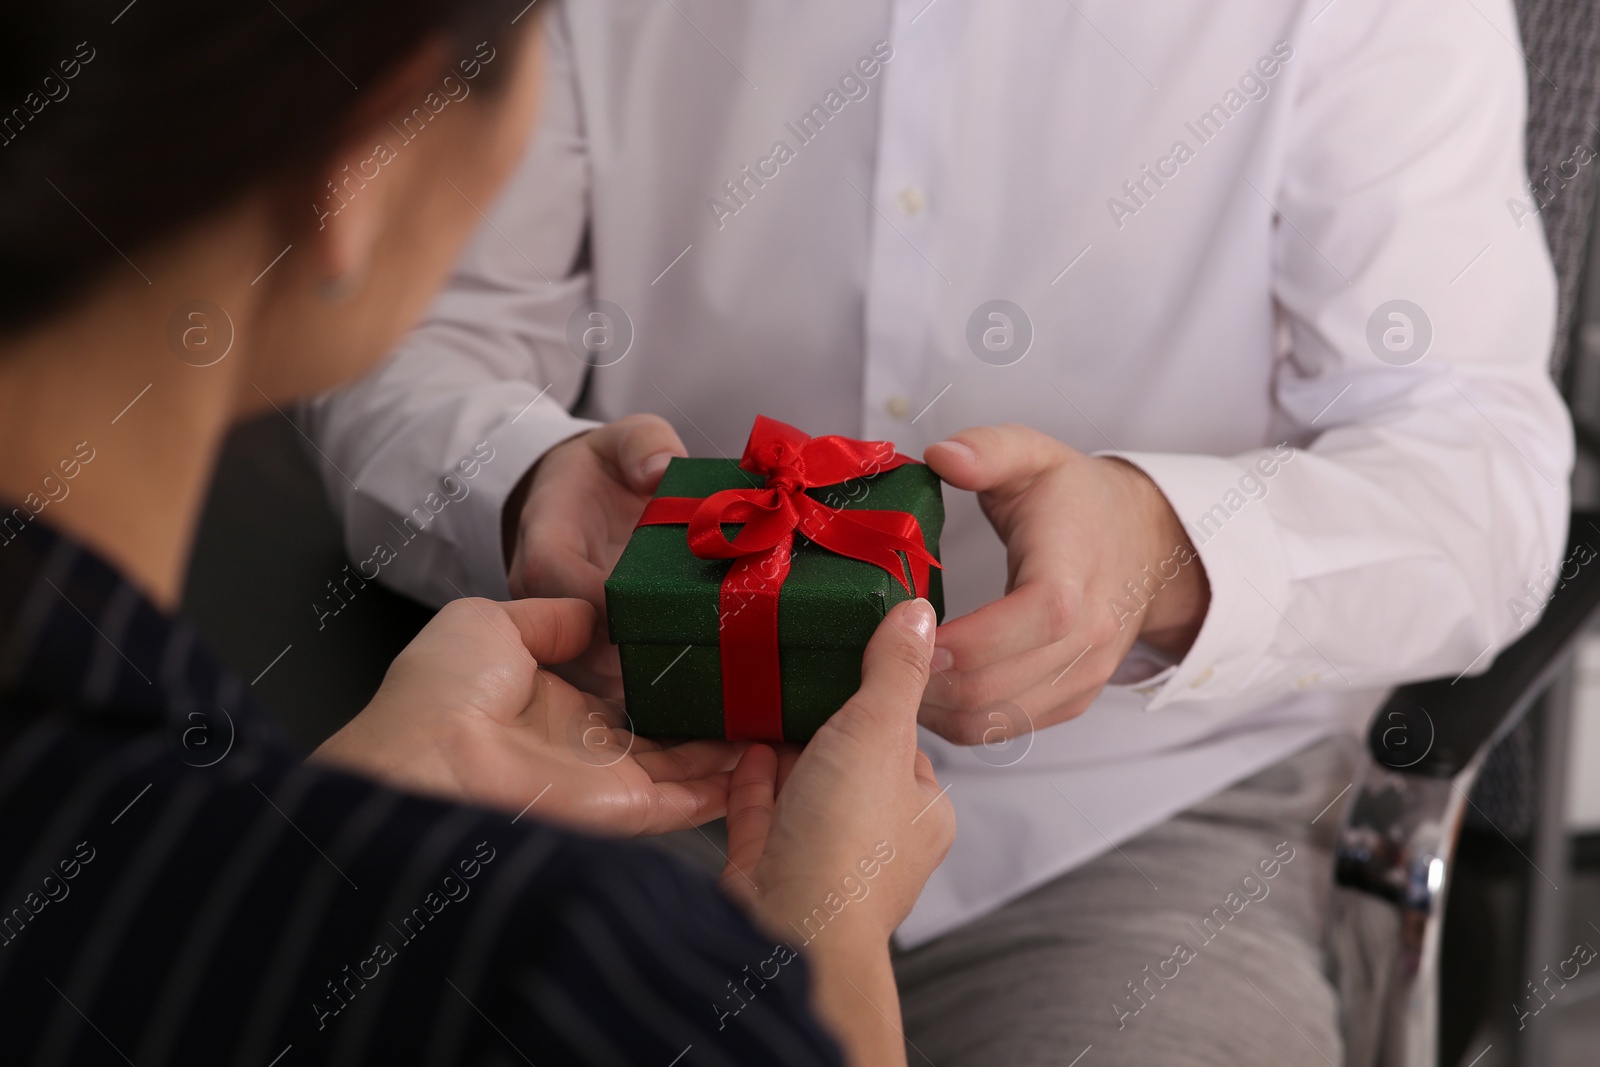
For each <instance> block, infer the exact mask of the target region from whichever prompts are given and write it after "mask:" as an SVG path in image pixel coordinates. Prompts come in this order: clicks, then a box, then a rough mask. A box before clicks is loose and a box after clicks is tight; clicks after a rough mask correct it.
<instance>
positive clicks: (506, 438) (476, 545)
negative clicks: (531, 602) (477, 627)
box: [460, 399, 601, 600]
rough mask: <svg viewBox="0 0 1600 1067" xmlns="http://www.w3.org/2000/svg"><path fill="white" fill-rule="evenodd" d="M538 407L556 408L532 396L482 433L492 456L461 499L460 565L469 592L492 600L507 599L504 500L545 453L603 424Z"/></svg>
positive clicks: (509, 594) (554, 404)
mask: <svg viewBox="0 0 1600 1067" xmlns="http://www.w3.org/2000/svg"><path fill="white" fill-rule="evenodd" d="M535 405H538V406H544V405H548V406H549V407H555V406H556V403H555V401H553V400H548V399H546V400H536V401H535V404H527V403H520V404H518V405H517V406H516V407H514V408H510V409H509V410H507V411H506V412H505V414H504V415H502V416H501V418H500V420H499V421H498V422H496V423H495V425H494V428H493V429H491V430H490V431H489V433H488V434H487V435H486V440H487V441H488V442H489V444H490V445H491V446H493V448H494V458H493V459H491V460H489V461H487V462H485V463H484V464H483V468H482V473H481V474H480V475H479V476H478V479H477V480H476V482H475V483H474V484H473V487H472V492H471V493H470V494H469V495H468V496H467V498H466V499H465V500H464V501H462V503H463V504H464V505H465V508H464V511H463V512H462V515H461V519H462V522H461V526H460V531H461V532H460V546H461V557H462V563H463V564H464V566H465V568H466V572H467V577H468V579H469V580H470V582H471V585H470V586H469V588H468V590H467V592H468V593H469V594H470V595H473V596H482V597H488V598H489V599H491V600H509V599H511V586H510V584H509V583H508V581H507V578H506V565H505V549H504V547H503V546H502V543H501V537H500V518H501V513H502V512H503V511H504V510H505V505H506V498H507V497H509V496H510V495H511V490H513V489H515V488H516V485H517V483H518V482H520V481H521V480H522V476H523V475H524V474H526V473H528V470H529V468H531V467H532V466H533V465H534V464H535V463H537V462H538V461H539V459H540V457H542V456H543V455H544V454H545V453H546V452H548V451H550V450H551V449H552V448H554V447H555V446H556V445H559V444H560V443H561V442H563V441H566V440H568V439H570V438H572V437H576V436H577V435H578V434H580V433H585V432H587V431H589V430H592V429H594V428H595V427H597V426H599V425H601V424H600V423H598V422H595V421H593V420H591V419H579V418H574V417H573V416H571V415H568V414H567V413H566V412H565V411H561V412H559V413H552V412H551V411H549V410H545V411H539V410H538V409H537V407H536V406H535Z"/></svg>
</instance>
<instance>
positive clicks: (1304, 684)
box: [1294, 671, 1322, 689]
mask: <svg viewBox="0 0 1600 1067" xmlns="http://www.w3.org/2000/svg"><path fill="white" fill-rule="evenodd" d="M1321 680H1322V675H1320V674H1318V673H1317V672H1316V671H1312V672H1311V673H1310V674H1308V675H1305V676H1304V677H1302V678H1301V679H1300V680H1299V681H1297V682H1295V683H1294V687H1295V688H1296V689H1310V688H1311V687H1312V686H1314V685H1316V684H1317V683H1318V682H1320V681H1321Z"/></svg>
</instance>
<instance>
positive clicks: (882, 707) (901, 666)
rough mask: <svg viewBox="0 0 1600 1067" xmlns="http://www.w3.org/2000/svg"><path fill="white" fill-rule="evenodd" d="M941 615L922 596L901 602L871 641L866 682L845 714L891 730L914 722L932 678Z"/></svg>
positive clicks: (864, 664) (863, 670) (865, 665)
mask: <svg viewBox="0 0 1600 1067" xmlns="http://www.w3.org/2000/svg"><path fill="white" fill-rule="evenodd" d="M936 621H937V620H936V619H935V618H934V614H933V605H932V604H929V603H928V602H927V601H926V600H923V599H922V598H921V597H918V598H917V599H916V600H908V601H906V602H904V603H901V604H896V605H895V606H894V608H892V609H891V610H890V611H889V614H888V615H887V616H885V617H884V620H883V622H881V623H879V624H878V631H877V632H876V633H875V634H873V635H872V640H871V641H869V642H868V643H867V652H866V656H865V657H864V658H863V659H862V661H861V688H860V689H859V690H857V691H856V695H855V696H853V697H851V698H850V702H849V703H848V704H846V705H845V707H844V708H843V709H841V712H840V714H850V715H855V716H860V717H861V718H864V719H867V720H869V721H871V722H872V723H873V724H874V725H875V726H877V727H879V728H882V729H886V730H887V729H895V728H902V727H910V726H913V725H914V724H915V723H916V718H917V708H918V707H920V706H921V704H922V690H923V688H924V687H925V686H926V685H927V684H928V661H929V658H930V657H931V656H932V654H933V630H934V626H935V625H936Z"/></svg>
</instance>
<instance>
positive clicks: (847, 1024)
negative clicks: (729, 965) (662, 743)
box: [722, 600, 955, 1067]
mask: <svg viewBox="0 0 1600 1067" xmlns="http://www.w3.org/2000/svg"><path fill="white" fill-rule="evenodd" d="M933 631H934V615H933V608H932V607H931V606H930V605H929V604H928V602H927V601H925V600H914V601H910V602H907V603H904V604H900V605H898V606H896V607H895V608H894V609H893V610H892V611H890V612H889V615H888V617H887V618H886V619H884V621H883V622H882V623H881V624H880V625H879V627H878V632H877V633H876V634H874V635H873V638H872V641H871V643H870V644H868V646H867V651H866V658H865V660H864V661H863V662H862V666H861V689H860V690H859V691H858V692H857V693H856V695H855V696H853V697H851V699H850V701H849V703H847V704H846V705H845V706H844V707H843V708H841V709H840V710H839V711H838V712H837V713H835V714H834V715H833V717H832V718H830V719H829V720H828V721H827V722H826V723H825V724H823V727H822V729H820V730H818V731H817V734H816V736H815V737H813V738H812V740H811V742H810V743H809V744H807V745H806V747H805V748H804V749H803V750H802V751H801V752H800V753H799V755H798V756H797V757H796V756H794V754H793V753H792V752H788V751H786V752H785V753H784V755H783V757H782V758H781V759H780V757H779V756H777V755H776V754H775V753H774V751H773V750H772V749H770V748H768V747H766V746H765V745H756V746H754V747H752V748H751V749H750V750H749V751H747V752H746V753H745V754H744V757H743V758H742V759H741V760H740V761H739V766H738V769H737V770H736V771H735V772H734V776H733V786H732V790H731V793H730V797H729V804H728V866H727V869H726V870H725V871H724V872H723V875H722V886H723V888H724V889H725V890H726V891H727V892H728V893H729V894H731V895H732V896H734V897H735V898H737V899H739V900H741V901H743V902H744V904H745V906H746V907H747V908H748V909H749V910H750V911H751V912H752V913H753V914H754V915H755V916H756V918H757V920H758V921H760V922H762V923H763V924H764V925H765V926H766V928H767V929H768V930H769V931H770V932H771V933H772V934H773V935H774V936H775V937H778V938H780V939H782V940H783V941H785V942H787V943H788V944H790V945H791V946H793V947H795V948H798V949H800V951H802V952H803V953H805V954H806V956H807V957H808V958H809V959H810V961H811V964H812V967H813V969H814V970H815V972H816V975H817V1003H818V1008H819V1010H820V1011H821V1013H822V1015H823V1017H824V1018H825V1019H827V1020H828V1021H829V1022H830V1023H831V1024H832V1026H833V1028H834V1030H835V1032H836V1033H837V1034H838V1035H839V1037H840V1039H841V1041H842V1042H843V1043H844V1045H845V1047H846V1049H847V1050H848V1051H849V1053H850V1057H851V1061H852V1062H853V1063H861V1064H873V1065H875V1067H876V1065H882V1064H891V1063H902V1062H904V1055H905V1050H904V1046H903V1044H902V1041H903V1039H902V1037H901V1035H900V1030H899V1023H898V1019H899V999H898V994H897V993H896V991H895V985H894V973H893V971H892V970H891V968H890V965H889V935H890V934H891V933H893V932H894V929H895V927H897V926H899V925H900V923H901V921H902V920H904V919H905V917H906V915H907V914H908V913H909V912H910V911H911V906H912V904H914V903H915V902H916V899H917V895H918V894H919V893H920V892H921V891H922V887H923V884H924V883H926V882H927V880H928V876H929V875H931V874H932V873H933V870H934V868H935V867H937V866H938V865H939V863H940V861H942V860H943V859H944V856H945V853H946V852H948V851H949V850H950V845H951V842H952V841H954V840H955V811H954V809H953V808H952V807H951V804H950V800H949V798H948V797H947V796H945V795H944V793H943V792H942V791H941V790H940V788H939V783H938V781H937V780H936V779H935V778H934V775H933V767H932V765H931V764H930V763H929V762H928V757H927V756H925V755H923V754H922V753H921V752H920V751H918V749H917V706H918V704H919V702H920V701H921V699H922V690H923V687H924V686H925V685H926V684H927V680H928V659H929V656H930V655H931V653H932V651H933Z"/></svg>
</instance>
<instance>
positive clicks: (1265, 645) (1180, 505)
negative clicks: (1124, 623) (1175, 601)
mask: <svg viewBox="0 0 1600 1067" xmlns="http://www.w3.org/2000/svg"><path fill="white" fill-rule="evenodd" d="M1102 454H1103V455H1114V456H1116V457H1117V458H1119V459H1122V460H1125V461H1126V462H1128V463H1132V464H1133V465H1134V466H1136V467H1138V468H1139V469H1140V470H1142V471H1144V473H1145V474H1146V475H1148V476H1149V477H1150V480H1151V481H1153V482H1155V483H1156V486H1157V488H1159V489H1160V490H1161V492H1162V494H1163V495H1165V496H1166V498H1167V502H1168V503H1169V504H1170V505H1171V506H1172V510H1173V511H1174V512H1175V513H1176V514H1177V516H1178V519H1179V520H1180V521H1181V522H1182V523H1183V525H1184V529H1185V530H1186V531H1187V532H1188V534H1189V537H1190V539H1191V540H1192V541H1193V542H1194V546H1195V551H1196V554H1197V555H1198V556H1199V557H1200V562H1201V564H1202V565H1203V566H1204V567H1205V569H1206V578H1207V580H1208V581H1209V582H1210V584H1211V604H1210V607H1209V608H1208V609H1207V610H1206V617H1205V621H1204V622H1203V623H1202V624H1201V627H1200V633H1199V635H1198V636H1197V637H1196V638H1195V642H1194V644H1193V645H1192V646H1191V647H1190V649H1189V651H1188V654H1186V655H1185V656H1184V657H1183V659H1182V660H1181V661H1179V663H1178V664H1177V665H1176V666H1175V667H1173V668H1172V669H1171V671H1170V673H1165V672H1163V673H1162V674H1157V675H1156V676H1155V677H1152V678H1149V679H1146V680H1145V681H1144V683H1143V684H1141V685H1138V686H1137V687H1136V688H1137V689H1139V690H1141V691H1146V692H1149V700H1150V702H1149V704H1148V705H1147V708H1148V710H1150V711H1158V710H1160V709H1162V708H1164V707H1166V706H1168V705H1170V704H1180V703H1184V702H1198V701H1211V700H1219V699H1227V698H1233V697H1237V696H1239V695H1240V694H1242V693H1244V692H1246V691H1247V690H1248V689H1249V688H1250V687H1251V684H1252V683H1253V682H1254V681H1255V680H1256V679H1258V678H1259V677H1261V675H1262V674H1263V673H1264V672H1267V671H1268V670H1270V665H1269V663H1268V658H1267V656H1268V650H1269V648H1271V646H1272V644H1273V641H1274V640H1275V639H1276V637H1277V634H1278V630H1279V627H1280V626H1281V625H1282V624H1283V622H1284V621H1285V616H1284V614H1283V613H1284V611H1285V610H1286V608H1287V607H1288V602H1289V569H1288V562H1287V559H1286V557H1285V554H1284V551H1283V546H1282V544H1281V542H1280V539H1279V537H1278V529H1277V525H1276V524H1275V523H1274V522H1273V520H1272V516H1271V514H1270V512H1269V511H1268V510H1267V506H1266V503H1265V494H1264V493H1261V492H1260V487H1262V486H1269V483H1268V482H1267V481H1266V479H1268V478H1270V477H1271V473H1275V470H1272V471H1271V473H1269V470H1268V468H1273V467H1275V465H1276V464H1277V463H1278V461H1277V460H1276V459H1275V458H1274V455H1273V453H1271V452H1263V453H1261V454H1260V455H1259V456H1257V455H1247V456H1241V457H1239V458H1238V459H1223V458H1222V457H1220V456H1201V455H1180V454H1175V453H1154V452H1132V453H1124V452H1115V453H1102ZM1262 464H1266V467H1263V466H1262ZM1252 486H1254V487H1255V488H1256V492H1255V493H1252V492H1251V491H1250V487H1252ZM1268 491H1270V487H1269V489H1268ZM1152 683H1159V685H1158V686H1157V688H1156V689H1155V690H1154V691H1153V692H1150V691H1149V687H1150V686H1151V684H1152Z"/></svg>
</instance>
